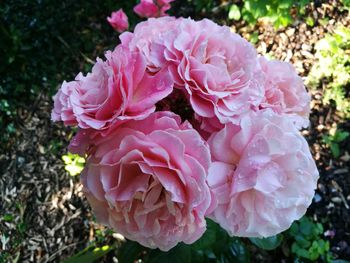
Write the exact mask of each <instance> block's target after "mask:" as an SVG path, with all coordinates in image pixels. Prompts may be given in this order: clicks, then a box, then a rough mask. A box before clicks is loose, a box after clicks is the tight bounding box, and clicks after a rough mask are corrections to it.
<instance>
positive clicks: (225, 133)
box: [52, 17, 318, 251]
mask: <svg viewBox="0 0 350 263" xmlns="http://www.w3.org/2000/svg"><path fill="white" fill-rule="evenodd" d="M120 40H121V43H120V44H119V45H118V46H117V47H116V48H115V50H114V51H108V52H107V53H106V55H105V59H104V60H102V59H98V60H97V62H96V64H95V65H94V67H93V68H92V71H91V72H90V73H88V74H87V75H85V76H84V75H83V74H81V73H80V74H78V75H77V77H76V78H75V80H73V81H70V82H64V83H63V84H62V86H61V88H60V90H59V91H58V92H57V94H56V95H55V96H54V109H53V111H52V119H53V120H54V121H63V122H64V124H65V125H70V126H78V127H79V129H78V132H77V134H76V135H75V137H74V138H73V139H72V141H71V143H70V146H69V147H70V151H71V152H73V153H78V154H80V155H82V156H85V157H86V158H87V162H86V167H85V169H84V170H83V172H82V175H81V181H82V184H83V186H84V188H83V189H84V192H85V195H86V197H87V199H88V201H89V203H90V205H91V206H92V209H93V211H94V213H95V215H96V218H97V220H98V221H99V222H101V223H103V224H105V225H107V226H110V227H111V228H113V229H115V231H118V232H119V233H121V234H122V235H124V236H125V237H126V238H129V239H131V240H135V241H138V242H139V243H141V244H142V245H144V246H147V247H150V248H159V249H161V250H163V251H167V250H169V249H171V248H172V247H174V246H175V245H176V244H177V243H179V242H185V243H187V244H191V243H193V242H194V241H196V240H198V239H199V238H200V237H201V236H202V234H203V233H204V232H205V230H206V220H205V218H210V219H212V220H214V221H215V222H217V223H218V224H220V226H221V227H222V228H224V229H225V230H226V231H227V232H228V233H229V234H230V235H234V236H244V237H267V236H271V235H275V234H277V233H280V232H281V231H284V230H286V229H287V228H288V227H289V226H290V225H291V223H292V222H293V221H294V220H297V219H299V218H300V217H301V216H302V215H303V214H304V213H305V212H306V209H307V207H308V206H309V205H310V203H311V201H312V198H313V195H314V189H315V188H316V183H317V179H318V171H317V168H316V166H315V163H314V161H313V159H312V156H311V154H310V150H309V148H308V145H307V142H306V140H305V139H304V138H303V137H302V136H301V134H300V132H299V129H301V128H302V127H307V125H308V116H309V111H310V109H309V102H310V96H309V95H308V93H307V91H306V89H305V87H304V85H303V81H302V80H301V78H300V77H299V76H298V75H297V73H296V71H295V69H294V68H293V67H292V66H291V65H290V64H288V63H286V62H281V61H269V60H267V59H266V58H264V57H258V56H257V53H256V51H255V49H254V47H253V46H252V45H251V44H250V43H249V42H248V41H246V40H244V39H243V38H241V37H240V36H239V35H237V34H235V33H232V32H231V31H230V29H229V28H228V27H225V26H219V25H217V24H215V23H214V22H212V21H210V20H207V19H204V20H201V21H194V20H191V19H185V18H179V19H176V18H173V17H162V18H150V19H148V20H147V21H145V22H142V23H140V24H138V25H137V26H136V28H135V30H134V32H133V33H130V32H126V33H123V34H122V35H121V36H120ZM176 113H178V114H180V115H178V114H176Z"/></svg>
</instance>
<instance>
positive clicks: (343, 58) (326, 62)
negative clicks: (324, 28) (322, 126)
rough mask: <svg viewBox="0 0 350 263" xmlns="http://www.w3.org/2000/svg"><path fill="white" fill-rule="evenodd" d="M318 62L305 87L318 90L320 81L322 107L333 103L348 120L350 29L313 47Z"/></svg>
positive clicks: (341, 30) (341, 28) (339, 32)
mask: <svg viewBox="0 0 350 263" xmlns="http://www.w3.org/2000/svg"><path fill="white" fill-rule="evenodd" d="M315 48H316V54H315V57H316V58H317V59H318V62H317V63H316V64H315V65H314V66H313V67H312V69H311V71H310V73H309V76H308V79H307V85H309V86H310V87H314V88H315V87H317V86H318V85H319V84H320V82H321V80H323V83H326V85H323V86H324V87H323V89H324V98H323V102H324V103H325V104H327V103H329V102H330V101H334V102H335V105H336V108H337V110H338V111H339V112H340V113H341V114H343V115H344V117H350V98H349V88H350V29H349V28H345V27H339V28H337V29H336V30H335V32H334V34H332V35H326V37H325V38H324V39H321V40H320V41H319V42H318V43H317V44H316V46H315Z"/></svg>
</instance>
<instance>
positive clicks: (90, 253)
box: [63, 245, 115, 263]
mask: <svg viewBox="0 0 350 263" xmlns="http://www.w3.org/2000/svg"><path fill="white" fill-rule="evenodd" d="M113 249H115V246H102V247H96V246H94V245H92V246H89V247H87V248H85V249H84V250H82V251H80V252H79V253H77V254H75V255H74V256H72V257H70V258H69V259H67V260H65V261H63V263H81V262H84V263H93V262H97V260H98V259H101V258H102V257H103V256H105V255H107V254H108V253H109V252H110V251H112V250H113Z"/></svg>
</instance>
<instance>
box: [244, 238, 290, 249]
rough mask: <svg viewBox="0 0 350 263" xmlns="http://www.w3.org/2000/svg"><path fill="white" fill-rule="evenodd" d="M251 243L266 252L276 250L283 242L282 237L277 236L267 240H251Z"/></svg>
mask: <svg viewBox="0 0 350 263" xmlns="http://www.w3.org/2000/svg"><path fill="white" fill-rule="evenodd" d="M249 239H250V241H251V242H252V243H253V244H254V245H256V246H257V247H259V248H261V249H264V250H274V249H275V248H277V247H278V246H279V245H280V244H281V243H282V240H283V236H282V235H276V236H272V237H267V238H249Z"/></svg>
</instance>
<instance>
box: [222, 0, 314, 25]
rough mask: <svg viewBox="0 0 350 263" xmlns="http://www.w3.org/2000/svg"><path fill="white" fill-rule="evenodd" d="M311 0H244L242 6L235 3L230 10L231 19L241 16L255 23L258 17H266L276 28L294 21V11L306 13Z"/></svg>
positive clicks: (250, 22) (237, 18)
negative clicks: (306, 7)
mask: <svg viewBox="0 0 350 263" xmlns="http://www.w3.org/2000/svg"><path fill="white" fill-rule="evenodd" d="M309 2H310V1H309V0H302V1H295V0H282V1H275V0H262V1H260V0H244V1H243V6H242V7H241V8H239V7H238V5H236V4H233V5H231V7H230V10H229V15H228V17H229V19H234V20H239V19H240V18H241V17H242V18H243V20H245V21H247V22H248V23H249V24H255V23H256V22H257V20H258V19H261V18H263V19H266V20H268V21H269V22H271V23H273V25H274V26H275V28H280V27H286V26H288V25H289V24H291V23H292V22H293V17H292V12H293V10H294V11H296V13H297V14H299V15H300V14H304V13H305V6H306V5H307V4H309Z"/></svg>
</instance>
